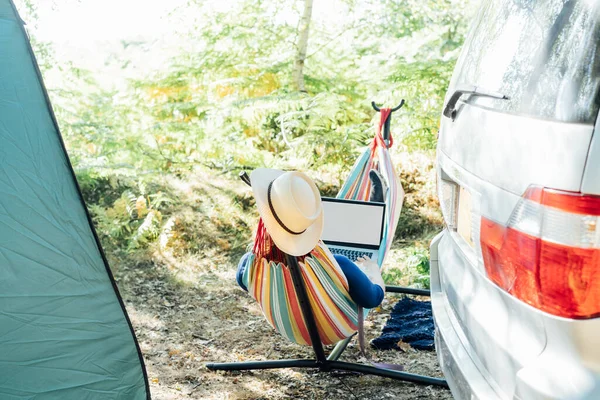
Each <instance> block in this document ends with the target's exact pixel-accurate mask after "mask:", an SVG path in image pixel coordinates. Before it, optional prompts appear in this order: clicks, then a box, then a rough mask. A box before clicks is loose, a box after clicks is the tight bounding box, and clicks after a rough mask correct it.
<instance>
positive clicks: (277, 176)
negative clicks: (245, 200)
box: [250, 168, 323, 256]
mask: <svg viewBox="0 0 600 400" xmlns="http://www.w3.org/2000/svg"><path fill="white" fill-rule="evenodd" d="M250 182H251V183H252V192H253V193H254V198H255V199H256V206H257V207H258V212H259V214H260V216H261V218H262V220H263V223H264V224H265V228H266V229H267V231H268V232H269V235H271V238H272V239H273V242H275V245H277V247H278V248H279V249H280V250H282V251H284V252H286V253H288V254H290V255H292V256H302V255H305V254H307V253H310V251H311V250H312V249H314V248H315V246H316V245H317V243H318V242H319V239H320V238H321V233H323V209H322V207H321V194H320V193H319V189H317V186H316V185H315V183H314V182H313V181H312V180H311V179H310V178H309V177H308V175H306V174H305V173H302V172H299V171H291V172H284V171H279V170H275V169H268V168H258V169H255V170H254V171H253V172H252V174H251V175H250Z"/></svg>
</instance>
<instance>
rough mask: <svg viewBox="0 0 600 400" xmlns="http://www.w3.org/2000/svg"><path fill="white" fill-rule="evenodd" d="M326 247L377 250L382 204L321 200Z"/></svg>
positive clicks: (381, 227) (382, 216)
mask: <svg viewBox="0 0 600 400" xmlns="http://www.w3.org/2000/svg"><path fill="white" fill-rule="evenodd" d="M322 201H323V203H322V204H323V225H324V227H323V235H322V236H321V238H322V239H323V241H324V242H325V243H328V244H331V243H336V244H340V245H352V244H354V245H356V244H358V245H362V246H365V247H367V246H368V247H373V248H378V247H379V245H380V243H381V237H382V235H383V218H384V215H385V203H375V202H367V201H355V200H344V199H333V198H329V197H323V198H322Z"/></svg>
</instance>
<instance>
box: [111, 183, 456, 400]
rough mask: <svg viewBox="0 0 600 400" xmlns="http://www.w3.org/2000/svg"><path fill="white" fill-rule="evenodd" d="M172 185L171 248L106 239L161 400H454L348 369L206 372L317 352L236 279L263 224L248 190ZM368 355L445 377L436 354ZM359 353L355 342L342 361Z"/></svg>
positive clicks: (376, 319) (390, 298) (372, 330)
mask: <svg viewBox="0 0 600 400" xmlns="http://www.w3.org/2000/svg"><path fill="white" fill-rule="evenodd" d="M169 187H170V189H169V192H170V196H171V197H173V198H177V199H178V203H177V207H174V209H173V211H172V213H171V214H170V215H171V216H172V217H173V218H175V219H176V221H177V223H176V224H175V226H174V228H173V230H172V232H171V234H170V236H169V239H168V241H167V243H166V245H164V246H159V245H158V244H157V245H155V246H152V247H150V248H146V249H144V250H142V251H137V252H133V253H132V252H127V251H124V250H122V246H116V247H115V246H110V243H108V242H105V244H106V245H108V246H105V249H106V250H107V256H108V257H109V262H110V265H111V268H112V269H113V273H114V275H115V279H116V280H117V283H118V286H119V290H120V292H121V295H122V297H123V299H124V301H125V304H126V306H127V310H128V313H129V316H130V318H131V321H132V323H133V326H134V329H135V332H136V335H137V338H138V341H139V344H140V347H141V349H142V352H143V354H144V359H145V363H146V368H147V371H148V378H149V381H150V388H151V392H152V397H153V399H155V400H163V399H168V400H171V399H227V400H233V399H288V398H294V399H332V398H334V399H388V398H391V399H451V398H452V396H451V394H450V391H449V390H446V389H443V388H436V387H431V386H419V385H415V384H410V383H403V382H399V381H393V380H390V379H384V378H379V377H374V376H362V375H357V374H349V373H322V372H318V371H314V370H301V369H280V370H264V371H253V372H230V373H226V372H212V371H209V370H208V369H206V367H205V364H207V363H210V362H232V361H249V360H265V359H274V360H277V359H286V358H309V357H312V354H311V353H312V348H310V347H305V346H300V345H297V344H295V343H291V342H289V341H287V340H286V339H284V338H283V337H282V336H280V335H279V334H278V333H276V332H275V331H274V330H273V329H272V328H271V327H270V326H269V324H268V323H267V321H266V320H265V319H264V317H263V315H262V313H261V311H260V308H259V306H258V305H257V303H256V302H255V301H254V300H253V299H252V298H251V297H250V296H249V295H248V294H247V293H246V292H244V291H243V290H242V289H240V288H239V287H238V286H237V284H236V283H235V270H236V264H237V261H238V260H239V257H240V256H241V254H243V253H244V251H245V248H246V246H247V245H248V243H250V241H251V236H252V229H253V224H255V222H256V220H257V214H256V211H255V207H254V202H253V199H252V196H251V194H250V193H249V190H248V188H247V187H245V185H243V184H242V183H241V182H239V181H237V180H235V181H232V180H230V179H224V178H219V177H215V176H214V175H202V174H201V175H198V176H197V177H196V178H195V179H193V180H192V181H190V180H181V181H180V180H178V179H176V178H173V179H170V180H169ZM405 203H407V204H409V205H410V202H408V201H407V202H405ZM412 219H414V218H412V217H411V220H412ZM159 242H161V240H159ZM163 244H164V243H163ZM398 254H400V249H399V248H394V247H393V248H392V253H391V254H390V260H392V261H391V262H392V263H393V264H401V261H399V260H398V258H397V255H398ZM396 300H397V297H396V295H390V294H388V295H387V296H386V299H385V300H384V303H383V305H382V307H381V308H380V309H376V310H372V311H371V313H370V314H369V317H368V319H367V321H366V323H365V328H366V337H367V339H374V338H376V337H377V336H379V335H380V333H381V329H382V328H383V326H384V324H385V322H386V320H387V318H388V315H389V312H390V310H391V308H392V307H393V305H394V304H395V301H396ZM369 355H370V357H371V358H372V360H373V361H382V362H387V363H397V364H402V365H404V369H405V371H407V372H412V373H418V374H424V375H431V376H436V377H442V375H441V373H440V370H439V367H438V363H437V359H436V355H435V352H433V351H432V352H427V351H416V350H413V349H411V348H410V347H409V348H407V349H406V351H404V352H400V351H394V350H389V351H376V350H374V349H369ZM360 357H361V356H360V353H359V350H358V344H357V343H356V340H354V341H353V342H352V343H351V344H350V346H349V347H348V349H347V350H346V351H345V352H344V354H343V355H342V357H341V360H342V361H360ZM362 361H365V360H362Z"/></svg>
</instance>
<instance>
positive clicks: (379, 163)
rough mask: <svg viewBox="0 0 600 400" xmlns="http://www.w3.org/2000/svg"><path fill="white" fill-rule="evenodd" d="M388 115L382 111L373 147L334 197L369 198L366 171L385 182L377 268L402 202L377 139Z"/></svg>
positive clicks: (386, 152) (385, 151)
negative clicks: (385, 190)
mask: <svg viewBox="0 0 600 400" xmlns="http://www.w3.org/2000/svg"><path fill="white" fill-rule="evenodd" d="M388 115H389V108H388V109H384V108H382V109H381V120H380V123H379V124H378V126H377V133H376V135H375V138H373V143H372V144H371V146H369V147H368V148H367V149H365V151H364V152H363V153H362V154H361V156H360V157H359V158H358V159H357V160H356V163H354V166H353V167H352V170H351V171H350V175H348V178H347V179H346V182H345V183H344V185H343V186H342V188H341V189H340V192H339V193H338V194H337V197H338V198H341V199H350V200H363V201H368V200H369V197H370V196H371V181H370V179H369V171H370V170H371V169H377V170H378V171H379V172H380V173H381V175H382V176H383V178H384V179H385V180H386V183H387V184H388V187H389V190H388V192H387V195H386V198H385V203H386V210H385V225H384V231H383V239H382V241H381V247H380V248H379V259H378V260H377V263H378V264H379V266H380V267H381V266H382V265H383V262H384V260H385V256H386V255H387V253H388V252H389V250H390V247H392V241H393V240H394V233H395V232H396V227H397V226H398V220H399V218H400V211H401V209H402V202H403V201H404V189H402V185H401V184H400V178H399V177H398V174H397V173H396V170H395V168H394V165H393V163H392V159H391V157H390V153H389V148H388V147H387V146H386V145H385V143H384V142H383V138H382V136H381V127H382V126H383V124H384V122H385V119H386V118H387V116H388ZM392 144H393V138H391V137H390V144H389V147H391V146H392Z"/></svg>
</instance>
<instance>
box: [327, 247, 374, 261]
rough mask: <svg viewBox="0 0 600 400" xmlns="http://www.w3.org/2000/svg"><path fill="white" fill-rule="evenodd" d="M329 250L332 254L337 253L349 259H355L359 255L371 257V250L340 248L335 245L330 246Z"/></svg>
mask: <svg viewBox="0 0 600 400" xmlns="http://www.w3.org/2000/svg"><path fill="white" fill-rule="evenodd" d="M329 250H330V251H331V253H333V254H339V255H342V256H346V257H348V259H349V260H350V261H356V260H357V259H358V258H359V257H369V258H371V257H373V252H372V251H361V250H350V249H340V248H337V247H330V248H329Z"/></svg>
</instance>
